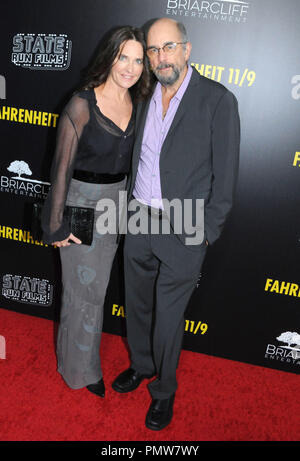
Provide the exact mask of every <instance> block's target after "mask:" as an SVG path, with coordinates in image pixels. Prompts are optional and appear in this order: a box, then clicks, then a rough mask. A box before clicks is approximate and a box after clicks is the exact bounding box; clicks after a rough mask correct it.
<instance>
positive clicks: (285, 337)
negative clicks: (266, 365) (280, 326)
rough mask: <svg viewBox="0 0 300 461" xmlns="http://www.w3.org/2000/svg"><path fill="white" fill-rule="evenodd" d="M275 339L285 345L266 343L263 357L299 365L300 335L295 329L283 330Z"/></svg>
mask: <svg viewBox="0 0 300 461" xmlns="http://www.w3.org/2000/svg"><path fill="white" fill-rule="evenodd" d="M276 339H277V341H280V342H282V343H285V344H287V346H286V345H283V344H281V345H278V344H268V345H267V349H266V352H265V358H266V359H269V360H277V361H280V362H284V363H289V364H291V365H300V335H299V334H298V333H297V332H295V331H285V332H283V333H281V334H280V335H279V336H278V337H277V338H276Z"/></svg>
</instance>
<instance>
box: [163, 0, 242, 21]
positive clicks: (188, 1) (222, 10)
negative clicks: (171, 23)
mask: <svg viewBox="0 0 300 461" xmlns="http://www.w3.org/2000/svg"><path fill="white" fill-rule="evenodd" d="M166 2H167V6H166V15H168V16H173V19H178V20H179V21H180V17H184V18H186V17H191V18H193V17H194V18H198V19H202V20H203V21H215V22H228V23H245V22H246V21H247V16H248V10H249V7H250V4H249V2H245V1H241V0H219V1H216V0H166ZM175 16H177V17H175Z"/></svg>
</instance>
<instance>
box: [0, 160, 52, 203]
mask: <svg viewBox="0 0 300 461" xmlns="http://www.w3.org/2000/svg"><path fill="white" fill-rule="evenodd" d="M7 170H8V171H9V172H10V173H15V176H10V177H8V176H4V175H1V176H0V192H8V193H11V194H17V195H25V196H27V197H33V198H41V199H45V198H46V197H47V195H48V191H49V187H50V182H45V181H39V180H37V179H31V176H32V171H31V169H30V167H29V165H28V163H26V162H24V160H14V161H13V162H11V163H10V165H9V166H8V167H7ZM26 176H29V177H27V178H26Z"/></svg>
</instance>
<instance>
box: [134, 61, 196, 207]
mask: <svg viewBox="0 0 300 461" xmlns="http://www.w3.org/2000/svg"><path fill="white" fill-rule="evenodd" d="M191 76H192V67H191V66H190V65H189V66H188V71H187V74H186V76H185V78H184V80H183V82H182V84H181V85H180V87H179V88H178V90H177V92H176V94H175V95H174V96H173V97H172V99H171V100H170V104H169V107H168V110H167V113H166V115H165V118H163V108H162V88H161V84H160V83H159V82H158V83H157V85H156V88H155V91H154V93H153V95H152V98H151V101H150V105H149V110H148V114H147V119H146V123H145V129H144V135H143V140H142V146H141V153H140V159H139V165H138V171H137V176H136V181H135V185H134V189H133V196H134V197H135V198H136V199H137V200H138V201H139V202H141V203H144V204H145V205H149V206H152V207H154V208H161V209H163V203H162V198H163V197H162V196H161V185H160V169H159V159H160V152H161V149H162V145H163V143H164V140H165V138H166V136H167V134H168V131H169V129H170V126H171V124H172V121H173V119H174V116H175V114H176V111H177V109H178V106H179V104H180V101H181V99H182V97H183V95H184V93H185V90H186V89H187V86H188V84H189V81H190V78H191Z"/></svg>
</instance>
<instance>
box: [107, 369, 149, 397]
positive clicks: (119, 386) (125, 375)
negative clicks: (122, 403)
mask: <svg viewBox="0 0 300 461" xmlns="http://www.w3.org/2000/svg"><path fill="white" fill-rule="evenodd" d="M152 376H153V375H151V376H149V375H141V374H140V373H139V372H138V371H135V370H134V369H133V368H128V369H127V370H125V371H123V372H122V373H121V374H120V375H119V376H118V377H117V378H116V379H115V380H114V382H113V383H112V388H113V389H114V390H115V391H116V392H120V393H121V394H123V393H125V392H131V391H134V389H136V388H137V387H139V385H140V384H141V382H142V381H143V379H146V378H152Z"/></svg>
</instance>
